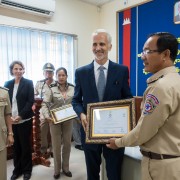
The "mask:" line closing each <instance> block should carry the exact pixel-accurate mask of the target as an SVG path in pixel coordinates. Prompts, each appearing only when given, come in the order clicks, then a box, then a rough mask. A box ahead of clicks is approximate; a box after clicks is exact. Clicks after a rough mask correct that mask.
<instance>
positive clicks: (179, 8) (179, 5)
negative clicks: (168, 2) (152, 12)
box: [174, 1, 180, 24]
mask: <svg viewBox="0 0 180 180" xmlns="http://www.w3.org/2000/svg"><path fill="white" fill-rule="evenodd" d="M179 14H180V1H177V2H176V3H175V4H174V24H180V15H179Z"/></svg>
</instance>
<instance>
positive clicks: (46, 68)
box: [43, 63, 55, 71]
mask: <svg viewBox="0 0 180 180" xmlns="http://www.w3.org/2000/svg"><path fill="white" fill-rule="evenodd" d="M54 70H55V68H54V66H53V65H52V64H51V63H46V64H45V65H44V66H43V71H54Z"/></svg>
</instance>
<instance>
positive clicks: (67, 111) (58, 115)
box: [50, 104, 77, 124]
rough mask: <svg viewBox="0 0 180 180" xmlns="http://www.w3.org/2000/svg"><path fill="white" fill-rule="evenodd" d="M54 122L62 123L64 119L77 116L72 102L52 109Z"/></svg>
mask: <svg viewBox="0 0 180 180" xmlns="http://www.w3.org/2000/svg"><path fill="white" fill-rule="evenodd" d="M50 113H51V116H52V118H53V121H54V124H57V123H61V122H64V121H68V120H71V119H73V118H75V117H77V115H76V113H75V111H74V110H73V107H72V105H71V104H68V105H65V106H62V107H59V108H56V109H52V110H50Z"/></svg>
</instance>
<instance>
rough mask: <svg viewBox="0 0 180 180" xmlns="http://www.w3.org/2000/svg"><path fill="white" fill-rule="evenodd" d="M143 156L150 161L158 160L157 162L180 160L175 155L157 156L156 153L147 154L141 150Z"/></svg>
mask: <svg viewBox="0 0 180 180" xmlns="http://www.w3.org/2000/svg"><path fill="white" fill-rule="evenodd" d="M140 151H141V153H142V155H143V156H146V157H148V158H150V159H157V160H160V159H161V160H162V159H171V158H178V157H180V156H174V155H167V154H157V153H154V152H147V151H143V150H140Z"/></svg>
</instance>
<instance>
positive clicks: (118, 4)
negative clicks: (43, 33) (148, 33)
mask: <svg viewBox="0 0 180 180" xmlns="http://www.w3.org/2000/svg"><path fill="white" fill-rule="evenodd" d="M144 1H147V0H136V1H134V0H128V1H127V2H128V4H127V5H126V6H125V5H124V4H123V3H124V0H114V1H112V2H111V3H108V4H105V5H104V6H102V8H101V9H100V11H99V9H98V8H97V7H96V6H93V5H90V4H86V3H83V2H81V1H78V0H56V11H55V14H54V16H53V17H52V18H51V19H47V18H42V17H38V16H34V15H28V14H26V13H23V12H18V11H13V10H7V9H3V8H1V7H0V24H6V25H12V26H22V27H32V28H37V29H45V30H52V31H58V32H64V33H71V34H76V35H77V36H78V67H79V66H82V65H85V64H87V63H90V62H91V61H92V59H93V54H92V51H91V34H92V32H93V31H94V30H95V29H97V28H104V29H107V30H108V31H109V32H110V34H111V35H112V39H113V42H112V43H113V48H112V50H111V52H110V55H109V58H110V59H112V60H114V61H116V33H117V32H116V28H117V25H116V12H117V11H120V10H121V9H122V8H124V7H129V6H134V5H135V4H139V3H142V2H144ZM44 2H46V1H44Z"/></svg>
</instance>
